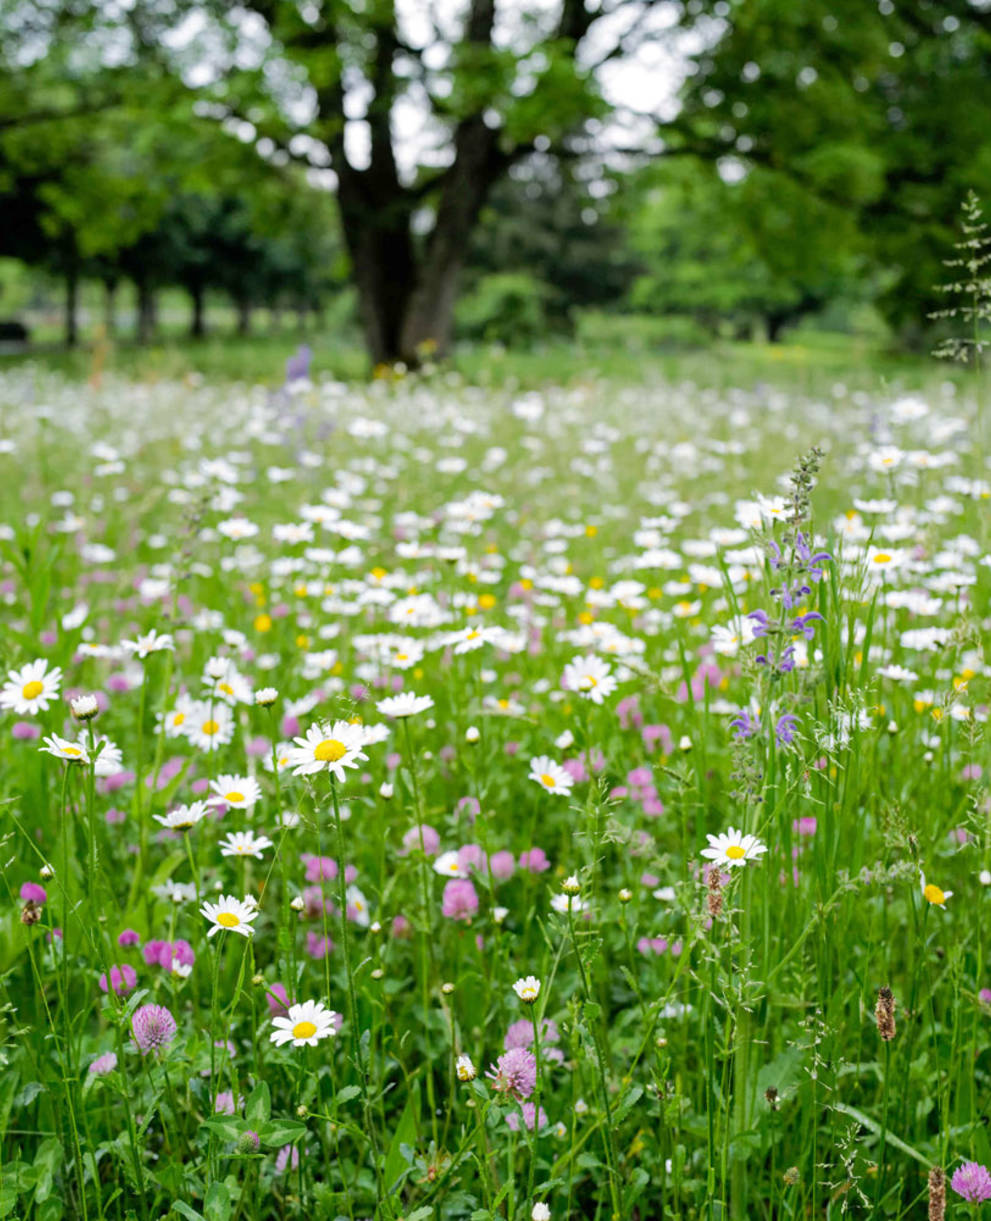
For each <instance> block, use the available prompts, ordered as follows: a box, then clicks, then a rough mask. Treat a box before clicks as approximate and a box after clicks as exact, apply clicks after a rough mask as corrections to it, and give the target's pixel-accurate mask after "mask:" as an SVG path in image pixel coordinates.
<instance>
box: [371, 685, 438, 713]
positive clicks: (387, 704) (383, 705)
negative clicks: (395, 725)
mask: <svg viewBox="0 0 991 1221" xmlns="http://www.w3.org/2000/svg"><path fill="white" fill-rule="evenodd" d="M433 706H434V701H433V700H432V699H431V697H430V696H429V695H414V694H413V692H412V691H402V692H400V694H399V695H390V696H388V697H387V698H386V699H384V700H379V701H378V703H377V704H376V705H375V707H376V708H377V709H378V710H379V712H381V713H382V715H383V716H391V717H395V718H396V719H397V720H398V719H401V718H403V717H410V716H416V714H417V713H418V712H426V710H427V709H428V708H433Z"/></svg>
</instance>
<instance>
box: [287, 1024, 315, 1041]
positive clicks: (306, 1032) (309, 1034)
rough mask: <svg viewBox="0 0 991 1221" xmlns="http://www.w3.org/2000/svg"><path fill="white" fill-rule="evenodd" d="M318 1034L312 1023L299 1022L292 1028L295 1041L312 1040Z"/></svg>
mask: <svg viewBox="0 0 991 1221" xmlns="http://www.w3.org/2000/svg"><path fill="white" fill-rule="evenodd" d="M316 1033H317V1028H316V1026H315V1025H314V1024H313V1023H312V1022H297V1023H296V1025H295V1026H294V1027H293V1028H292V1037H293V1038H294V1039H312V1038H313V1036H314V1035H315V1034H316Z"/></svg>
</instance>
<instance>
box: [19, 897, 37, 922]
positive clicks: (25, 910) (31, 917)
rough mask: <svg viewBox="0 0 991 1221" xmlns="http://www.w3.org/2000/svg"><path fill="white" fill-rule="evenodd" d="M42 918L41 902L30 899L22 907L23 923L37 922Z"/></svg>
mask: <svg viewBox="0 0 991 1221" xmlns="http://www.w3.org/2000/svg"><path fill="white" fill-rule="evenodd" d="M40 919H41V904H40V903H35V902H34V901H33V900H31V899H28V901H27V902H26V903H25V904H24V906H23V907H22V908H21V924H37V923H38V921H39V920H40Z"/></svg>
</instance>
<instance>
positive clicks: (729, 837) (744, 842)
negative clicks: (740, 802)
mask: <svg viewBox="0 0 991 1221" xmlns="http://www.w3.org/2000/svg"><path fill="white" fill-rule="evenodd" d="M705 838H706V839H707V840H708V841H709V847H708V848H703V849H702V855H703V856H704V857H706V859H707V860H710V861H716V862H717V863H718V864H720V865H728V866H734V865H745V864H746V863H747V861H749V860H753V859H755V858H756V857H758V856H763V854H764V853H765V852H766V851H767V846H766V844H762V843H761V842H760V840H759V839H758V838H757V836H756V835H744V834H743V832H742V831H737V830H736V828H735V827H730V829H729V830H728V831H724V832H722V833H721V834H720V835H707V836H706V837H705Z"/></svg>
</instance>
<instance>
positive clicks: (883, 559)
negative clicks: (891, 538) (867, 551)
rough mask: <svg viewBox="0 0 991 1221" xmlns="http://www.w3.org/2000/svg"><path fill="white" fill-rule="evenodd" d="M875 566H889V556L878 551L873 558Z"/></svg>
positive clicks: (884, 552)
mask: <svg viewBox="0 0 991 1221" xmlns="http://www.w3.org/2000/svg"><path fill="white" fill-rule="evenodd" d="M874 563H875V564H890V563H891V556H890V555H888V553H887V552H886V551H879V552H878V553H877V555H876V556H875V557H874Z"/></svg>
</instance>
